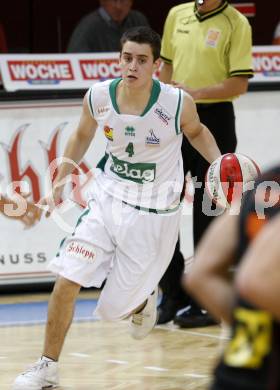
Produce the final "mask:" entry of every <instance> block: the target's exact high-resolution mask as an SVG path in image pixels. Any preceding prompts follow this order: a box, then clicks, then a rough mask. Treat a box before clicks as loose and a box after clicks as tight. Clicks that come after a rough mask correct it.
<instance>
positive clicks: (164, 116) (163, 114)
mask: <svg viewBox="0 0 280 390" xmlns="http://www.w3.org/2000/svg"><path fill="white" fill-rule="evenodd" d="M154 113H155V114H156V115H157V116H158V117H159V119H161V121H162V122H163V123H164V124H165V125H166V126H168V125H169V122H170V121H171V119H172V116H171V115H170V114H169V113H168V112H167V111H166V110H165V109H164V108H163V107H162V106H161V105H160V104H158V105H157V107H156V108H155V110H154Z"/></svg>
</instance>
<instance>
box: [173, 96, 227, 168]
mask: <svg viewBox="0 0 280 390" xmlns="http://www.w3.org/2000/svg"><path fill="white" fill-rule="evenodd" d="M180 125H181V129H182V131H183V133H184V135H185V136H186V137H187V138H188V140H189V141H190V143H191V145H192V146H193V147H194V148H195V149H196V150H197V151H198V152H199V153H200V154H201V155H202V156H203V157H204V158H205V159H206V160H207V161H208V162H209V163H211V162H212V161H214V160H215V159H216V158H218V157H219V156H220V155H221V152H220V150H219V148H218V146H217V143H216V141H215V138H214V137H213V135H212V133H211V132H210V130H209V129H208V128H207V127H206V126H205V125H203V124H202V123H201V122H200V120H199V116H198V113H197V110H196V105H195V103H194V101H193V99H192V98H191V96H189V95H185V96H184V102H183V109H182V113H181V124H180Z"/></svg>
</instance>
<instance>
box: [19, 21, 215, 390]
mask: <svg viewBox="0 0 280 390" xmlns="http://www.w3.org/2000/svg"><path fill="white" fill-rule="evenodd" d="M121 46H122V49H121V55H120V67H121V72H122V78H121V79H116V80H113V81H111V80H108V81H104V82H101V83H96V84H94V85H93V86H92V87H91V88H90V89H89V91H88V92H87V94H86V96H85V98H84V102H83V112H82V115H81V118H80V122H79V125H78V128H77V130H76V131H75V132H74V134H73V135H72V136H71V137H70V139H69V141H68V143H67V145H66V149H65V152H64V158H67V161H69V160H73V161H74V162H75V163H78V162H79V161H80V160H81V158H82V157H83V156H84V154H85V153H86V151H87V149H88V147H89V144H90V143H91V141H92V139H93V137H94V134H95V131H96V129H97V127H99V129H103V131H104V134H105V136H106V137H107V139H108V143H107V149H106V154H105V156H104V158H103V160H102V162H101V163H100V164H99V169H98V170H97V171H98V172H97V173H96V180H95V182H94V184H93V188H92V190H91V195H90V196H89V201H88V209H87V210H86V212H85V213H84V214H83V216H82V217H81V218H80V219H79V221H80V223H78V225H77V227H76V229H75V231H74V233H73V234H72V236H70V237H69V238H68V239H66V240H65V241H64V243H63V245H62V247H61V249H60V251H59V254H58V256H57V257H56V258H55V259H54V260H53V261H52V262H51V264H50V269H51V270H53V271H54V272H56V273H57V274H58V275H59V277H58V279H57V281H56V284H55V287H54V291H53V293H52V296H51V299H50V303H49V311H48V321H47V327H46V336H45V345H44V351H43V356H42V357H41V359H39V360H38V361H37V362H36V363H35V364H34V366H33V367H32V368H31V369H30V370H28V371H26V372H25V373H23V374H21V375H19V376H18V377H17V379H16V381H15V383H14V387H13V389H14V390H19V389H41V388H43V387H48V386H53V385H56V384H57V383H58V375H57V371H58V368H57V364H58V363H57V361H58V358H59V355H60V353H61V349H62V346H63V342H64V339H65V335H66V333H67V330H68V328H69V326H70V323H71V320H72V315H73V307H74V303H75V300H76V297H77V295H78V293H79V291H80V288H81V286H84V287H90V286H96V287H100V286H101V284H102V282H103V281H104V279H106V278H107V281H106V284H105V287H104V288H103V290H102V292H101V295H100V297H99V301H98V304H97V309H96V313H97V314H98V315H99V317H100V318H101V319H104V320H108V321H116V320H121V319H124V318H128V317H129V318H130V321H129V330H130V334H131V335H132V337H134V338H136V339H141V338H143V337H145V336H146V335H147V334H148V333H149V332H150V331H151V330H152V328H153V327H154V325H155V322H156V303H157V285H158V282H159V280H160V278H161V276H162V275H163V273H164V272H165V270H166V268H167V266H168V264H169V262H170V259H171V257H172V254H173V251H174V247H175V244H176V241H177V237H178V229H179V221H180V204H179V203H180V202H179V199H180V193H181V190H182V186H183V180H184V177H183V167H182V157H181V143H182V132H184V134H185V135H186V136H187V137H188V139H189V141H190V142H191V144H192V145H193V146H194V147H195V148H196V149H197V150H198V151H199V152H200V153H201V154H202V155H203V156H204V157H205V158H206V159H207V160H208V161H209V162H211V161H213V160H214V159H216V158H217V157H218V156H220V151H219V149H218V147H217V144H216V142H215V140H214V138H213V136H212V135H211V133H210V131H209V130H208V129H207V128H206V127H205V126H204V125H203V124H201V123H200V121H199V118H198V115H197V112H196V108H195V104H194V102H193V100H192V98H191V97H190V96H189V95H188V94H186V93H184V92H183V91H182V90H180V89H176V88H173V87H172V86H168V85H165V84H163V83H160V82H159V81H156V80H153V79H152V75H153V73H154V71H155V70H156V69H157V67H158V65H159V54H160V37H159V36H158V34H156V33H155V32H154V31H153V30H151V29H150V28H149V27H137V28H133V29H130V30H128V31H127V32H126V33H124V35H123V37H122V40H121ZM71 170H72V166H71V164H69V163H68V162H65V163H62V164H61V165H60V167H59V171H58V175H57V179H56V181H55V183H54V188H53V197H54V199H52V198H51V197H46V198H45V199H43V200H42V202H41V203H42V204H43V205H48V206H49V208H48V212H47V214H48V215H49V214H51V213H52V212H53V210H54V207H55V204H56V202H57V200H58V199H59V198H60V196H61V192H62V188H63V186H61V184H60V182H61V181H63V179H65V177H66V176H67V175H69V174H70V173H71ZM53 200H54V202H53Z"/></svg>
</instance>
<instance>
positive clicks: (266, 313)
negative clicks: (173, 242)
mask: <svg viewBox="0 0 280 390" xmlns="http://www.w3.org/2000/svg"><path fill="white" fill-rule="evenodd" d="M279 185H280V166H278V167H276V168H274V169H271V170H269V171H268V172H267V173H265V174H264V175H263V176H261V177H260V179H259V180H258V181H257V183H256V186H255V190H252V191H250V192H248V193H247V194H246V196H245V198H244V200H243V202H242V208H241V213H240V215H239V216H231V215H228V214H225V215H224V216H222V217H219V218H218V219H217V221H215V222H214V223H213V225H211V227H210V229H209V230H208V232H207V233H206V236H205V238H204V239H203V240H202V242H201V244H200V245H199V247H198V251H197V254H196V258H195V262H194V265H193V268H192V270H191V272H190V274H189V275H188V276H187V277H186V286H187V288H188V289H189V290H190V291H191V292H192V293H193V294H194V295H195V297H196V298H197V299H198V300H199V301H200V302H201V303H203V304H204V305H205V306H206V307H207V308H208V309H209V311H210V312H211V313H212V314H213V315H214V316H215V317H216V318H217V319H221V318H222V319H223V320H224V321H226V322H227V323H229V324H231V339H230V341H229V343H228V345H227V347H226V349H225V351H224V354H223V357H222V359H221V361H220V363H219V364H218V366H217V368H216V370H215V378H214V383H213V385H212V387H211V389H212V390H221V389H226V390H236V389H238V390H245V389H246V390H247V389H252V390H257V389H258V390H266V389H267V390H268V389H279V388H280V375H279V365H280V323H279V321H280V305H279V294H280V263H279V259H280V240H279V228H280V213H279V211H280V201H279V199H280V186H279ZM236 266H238V268H237V271H236V274H235V277H233V278H229V270H230V269H232V268H233V267H236Z"/></svg>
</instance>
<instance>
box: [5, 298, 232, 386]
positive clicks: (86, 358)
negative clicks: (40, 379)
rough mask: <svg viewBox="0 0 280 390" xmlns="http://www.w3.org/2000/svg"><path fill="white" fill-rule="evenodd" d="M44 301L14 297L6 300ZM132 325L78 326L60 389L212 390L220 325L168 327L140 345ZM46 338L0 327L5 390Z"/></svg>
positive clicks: (37, 331)
mask: <svg viewBox="0 0 280 390" xmlns="http://www.w3.org/2000/svg"><path fill="white" fill-rule="evenodd" d="M85 296H86V297H87V298H88V297H89V294H87V295H85ZM43 299H45V296H39V297H38V296H13V297H6V298H5V302H9V303H12V302H22V301H36V300H43ZM1 303H4V300H3V299H1ZM127 325H128V324H127V322H125V321H123V322H119V323H113V324H112V323H106V322H99V321H98V322H80V323H73V324H72V327H71V329H70V332H69V334H68V337H67V340H66V343H65V346H64V349H63V353H62V356H61V359H60V384H61V386H60V387H59V389H61V390H62V389H63V390H68V389H69V390H70V389H75V390H183V389H184V390H193V389H207V384H208V383H209V381H210V379H211V369H212V366H213V364H214V362H215V360H216V358H217V356H218V355H219V353H220V351H221V348H222V346H223V343H224V340H225V338H226V336H225V335H224V332H222V330H221V328H220V327H218V326H214V327H207V328H201V329H192V330H182V329H178V328H176V327H175V326H174V325H164V326H158V327H156V328H155V330H153V332H152V333H151V334H150V335H149V336H148V337H147V338H145V339H144V340H142V341H136V340H133V339H131V338H130V336H129V335H128V334H127ZM43 337H44V326H41V325H33V326H21V327H18V326H13V327H8V326H6V327H0V340H1V349H0V389H1V390H8V389H9V390H10V389H11V383H12V382H13V380H14V378H15V376H16V375H17V374H18V373H19V372H21V371H23V370H24V369H25V368H26V366H28V365H29V364H30V363H32V362H34V361H35V360H37V358H38V357H39V356H40V353H41V348H42V343H43ZM26 390H27V389H26Z"/></svg>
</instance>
